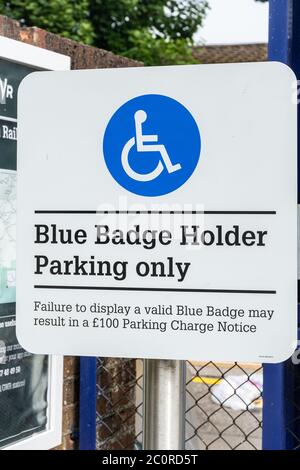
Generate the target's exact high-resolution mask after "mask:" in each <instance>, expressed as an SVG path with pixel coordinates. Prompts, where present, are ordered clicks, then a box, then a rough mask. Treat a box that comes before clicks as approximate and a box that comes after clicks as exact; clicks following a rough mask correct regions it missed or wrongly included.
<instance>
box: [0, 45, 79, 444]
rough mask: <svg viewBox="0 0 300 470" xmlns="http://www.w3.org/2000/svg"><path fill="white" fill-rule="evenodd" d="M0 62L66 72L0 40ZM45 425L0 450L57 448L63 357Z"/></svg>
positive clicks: (66, 60)
mask: <svg viewBox="0 0 300 470" xmlns="http://www.w3.org/2000/svg"><path fill="white" fill-rule="evenodd" d="M0 59H6V60H9V61H11V62H14V63H18V64H23V65H28V66H31V67H36V68H37V69H39V70H70V68H71V59H70V57H69V56H65V55H62V54H58V53H56V52H52V51H48V50H46V49H42V48H39V47H36V46H32V45H30V44H24V43H22V42H20V41H16V40H14V39H9V38H6V37H4V36H0ZM47 401H48V424H47V429H46V430H45V431H41V432H38V433H36V434H33V435H32V436H30V437H27V438H24V439H21V440H19V441H17V442H15V443H13V444H10V445H8V446H5V447H2V450H45V449H51V448H53V447H56V446H58V445H59V444H60V443H61V439H62V402H63V357H62V356H49V377H48V400H47Z"/></svg>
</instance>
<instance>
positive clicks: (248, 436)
mask: <svg viewBox="0 0 300 470" xmlns="http://www.w3.org/2000/svg"><path fill="white" fill-rule="evenodd" d="M186 370H187V372H186V430H185V434H186V449H188V450H210V449H232V450H234V449H237V450H243V449H249V450H250V449H253V450H256V449H257V450H259V449H261V446H262V367H261V365H260V364H238V363H232V364H220V363H214V362H205V363H200V362H187V368H186ZM142 405H143V362H142V360H132V359H111V358H105V359H101V358H99V359H98V360H97V449H99V450H113V449H119V450H124V449H141V448H142V424H143V416H142Z"/></svg>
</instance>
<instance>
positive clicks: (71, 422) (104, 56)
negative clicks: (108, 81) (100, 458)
mask: <svg viewBox="0 0 300 470" xmlns="http://www.w3.org/2000/svg"><path fill="white" fill-rule="evenodd" d="M0 35H1V36H6V37H8V38H11V39H15V40H18V41H22V42H25V43H28V44H32V45H34V46H38V47H42V48H43V49H48V50H51V51H54V52H58V53H60V54H64V55H68V56H70V57H71V64H72V69H86V68H90V69H92V68H109V67H136V66H141V65H142V64H141V63H139V62H136V61H134V60H131V59H127V58H125V57H120V56H117V55H115V54H112V53H111V52H108V51H105V50H102V49H97V48H95V47H90V46H85V45H83V44H79V43H77V42H75V41H71V40H69V39H65V38H61V37H59V36H57V35H55V34H52V33H49V32H47V31H44V30H42V29H40V28H26V27H22V26H20V24H19V23H18V22H17V21H15V20H12V19H10V18H7V17H4V16H1V15H0ZM131 363H132V364H131V365H130V364H128V366H129V369H132V370H133V371H134V370H135V361H131ZM106 367H107V370H111V371H116V370H118V369H119V368H120V367H121V360H118V359H109V358H108V359H106ZM112 376H113V377H114V379H113V380H112V379H111V376H110V375H109V374H106V375H103V377H102V378H101V382H102V386H103V387H105V388H106V390H107V393H108V394H111V395H112V396H114V393H115V391H117V390H118V389H119V387H120V386H121V388H122V389H123V387H125V388H126V381H127V380H128V382H129V381H130V383H131V381H132V376H130V377H129V376H124V374H123V375H118V374H112ZM121 382H122V383H121ZM78 405H79V358H75V357H65V359H64V396H63V438H62V444H61V445H60V446H59V447H58V448H57V449H61V450H67V449H76V448H78V431H79V429H78V428H79V410H78V408H79V407H78ZM132 407H134V400H132V397H128V400H126V396H125V399H124V400H123V401H122V403H121V404H119V408H118V413H119V416H121V415H122V416H123V418H124V419H125V421H126V415H128V418H129V419H130V420H132V415H134V409H131V408H132ZM106 413H107V414H109V413H110V414H112V413H113V410H112V409H110V411H109V410H108V409H106ZM113 421H114V420H113ZM116 426H117V421H114V425H113V427H114V428H115V429H116ZM133 433H134V429H133V427H132V426H125V427H123V428H122V430H120V431H119V432H118V438H119V439H120V440H121V441H123V442H127V441H132V440H133ZM99 434H100V436H101V435H102V438H103V429H102V428H101V429H100V430H99ZM100 436H99V437H100Z"/></svg>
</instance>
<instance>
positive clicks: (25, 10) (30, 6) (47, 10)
mask: <svg viewBox="0 0 300 470" xmlns="http://www.w3.org/2000/svg"><path fill="white" fill-rule="evenodd" d="M0 14H2V15H6V16H9V17H11V18H15V19H17V20H19V21H21V23H22V24H24V25H26V26H38V27H40V28H44V29H47V30H48V31H51V32H53V33H57V34H60V35H61V36H64V37H68V38H70V39H75V40H77V41H83V42H85V43H86V44H92V43H93V41H94V33H93V26H92V24H91V22H90V19H89V0H79V1H76V0H11V1H5V0H0Z"/></svg>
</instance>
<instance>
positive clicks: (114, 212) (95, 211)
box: [34, 210, 276, 215]
mask: <svg viewBox="0 0 300 470" xmlns="http://www.w3.org/2000/svg"><path fill="white" fill-rule="evenodd" d="M34 213H35V214H103V215H105V214H121V215H123V214H124V215H130V214H171V215H177V214H195V215H197V214H206V215H217V214H220V215H276V211H206V210H205V211H204V210H203V211H196V210H195V211H194V210H190V211H188V210H186V211H185V210H182V211H179V210H178V211H160V210H153V211H151V210H141V211H130V210H128V211H125V210H124V211H123V210H107V211H104V210H103V211H97V210H90V211H84V210H36V211H34Z"/></svg>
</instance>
